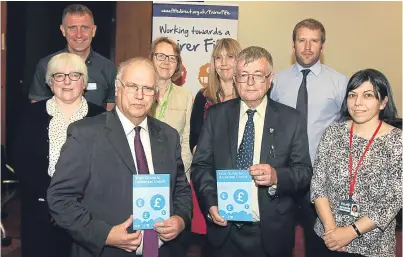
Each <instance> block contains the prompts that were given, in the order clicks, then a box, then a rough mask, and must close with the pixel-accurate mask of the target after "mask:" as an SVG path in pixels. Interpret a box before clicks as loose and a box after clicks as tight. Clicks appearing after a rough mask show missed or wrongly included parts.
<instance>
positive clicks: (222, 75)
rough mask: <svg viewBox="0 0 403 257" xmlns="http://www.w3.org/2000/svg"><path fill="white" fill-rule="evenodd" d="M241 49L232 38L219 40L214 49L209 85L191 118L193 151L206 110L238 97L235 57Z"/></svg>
mask: <svg viewBox="0 0 403 257" xmlns="http://www.w3.org/2000/svg"><path fill="white" fill-rule="evenodd" d="M241 50H242V49H241V46H240V44H239V43H238V41H236V40H235V39H232V38H222V39H220V40H218V41H217V44H216V45H215V47H214V49H213V53H212V55H211V60H210V72H209V78H208V86H207V87H206V88H204V89H201V90H200V91H199V92H198V93H197V95H196V97H195V101H194V104H193V109H192V115H191V118H190V149H191V150H192V152H193V153H194V152H195V151H196V146H197V140H198V139H199V135H200V131H201V128H202V126H203V123H204V119H205V112H206V110H207V109H208V108H209V107H210V106H211V105H213V104H216V103H221V102H225V101H228V100H231V99H234V98H236V97H238V93H237V92H236V90H235V87H234V80H233V76H234V62H235V58H236V57H237V56H238V54H239V52H241Z"/></svg>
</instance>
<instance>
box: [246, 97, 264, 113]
mask: <svg viewBox="0 0 403 257" xmlns="http://www.w3.org/2000/svg"><path fill="white" fill-rule="evenodd" d="M266 107H267V95H265V96H264V97H263V100H262V102H261V103H260V104H259V105H258V107H256V108H255V110H256V112H257V114H258V115H259V116H260V117H263V116H264V114H265V113H266ZM249 109H251V108H249V107H248V106H247V105H246V103H245V102H244V101H241V117H242V116H243V115H246V111H247V110H249Z"/></svg>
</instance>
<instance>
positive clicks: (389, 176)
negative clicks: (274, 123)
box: [311, 69, 402, 257]
mask: <svg viewBox="0 0 403 257" xmlns="http://www.w3.org/2000/svg"><path fill="white" fill-rule="evenodd" d="M396 116H397V112H396V107H395V105H394V103H393V98H392V92H391V89H390V86H389V82H388V80H387V79H386V77H385V76H384V75H383V74H382V73H381V72H379V71H377V70H373V69H367V70H362V71H359V72H357V73H355V74H354V75H353V76H352V77H351V79H350V80H349V82H348V85H347V91H346V96H345V99H344V102H343V105H342V108H341V118H342V119H343V121H342V122H340V123H336V124H333V125H331V126H329V127H328V128H327V129H326V131H325V132H324V134H323V135H322V139H321V141H320V143H319V147H318V151H317V157H316V160H315V163H314V171H313V177H312V183H311V200H312V201H313V202H314V204H315V207H316V211H317V213H318V216H319V218H318V220H317V221H316V224H315V227H314V229H315V231H316V233H317V235H318V236H319V237H321V238H322V239H323V241H324V246H323V253H318V256H321V257H322V256H371V257H375V256H379V257H394V256H395V247H396V241H395V227H396V221H395V216H396V214H397V212H398V211H399V209H400V208H401V206H402V182H401V178H402V131H401V130H400V129H398V128H395V127H393V126H391V125H389V124H388V123H390V122H391V121H392V120H393V119H394V118H396ZM325 245H326V246H325Z"/></svg>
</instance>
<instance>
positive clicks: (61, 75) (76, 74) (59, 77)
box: [52, 72, 84, 82]
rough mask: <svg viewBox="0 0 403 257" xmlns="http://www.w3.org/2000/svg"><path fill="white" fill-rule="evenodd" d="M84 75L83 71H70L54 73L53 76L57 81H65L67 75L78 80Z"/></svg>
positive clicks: (73, 79) (72, 79)
mask: <svg viewBox="0 0 403 257" xmlns="http://www.w3.org/2000/svg"><path fill="white" fill-rule="evenodd" d="M82 75H84V74H82V73H81V72H70V73H61V72H58V73H54V74H53V75H52V78H53V79H54V80H55V81H57V82H63V81H64V80H65V79H66V76H69V79H70V80H71V81H77V80H79V79H80V78H81V76H82Z"/></svg>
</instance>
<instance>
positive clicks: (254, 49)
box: [234, 46, 273, 73]
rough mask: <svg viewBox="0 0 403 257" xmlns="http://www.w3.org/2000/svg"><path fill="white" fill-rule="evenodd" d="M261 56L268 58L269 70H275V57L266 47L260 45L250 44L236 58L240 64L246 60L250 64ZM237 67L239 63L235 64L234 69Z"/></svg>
mask: <svg viewBox="0 0 403 257" xmlns="http://www.w3.org/2000/svg"><path fill="white" fill-rule="evenodd" d="M260 58H265V59H266V60H267V62H268V63H269V71H270V72H271V71H272V70H273V58H272V57H271V54H270V53H269V52H268V51H267V50H266V49H264V48H263V47H260V46H250V47H247V48H245V49H243V50H242V51H241V52H240V53H239V55H238V57H237V58H236V62H237V64H238V63H239V62H240V61H245V64H248V63H250V62H254V61H256V60H258V59H260ZM236 67H237V65H234V69H236ZM235 73H236V70H235Z"/></svg>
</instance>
